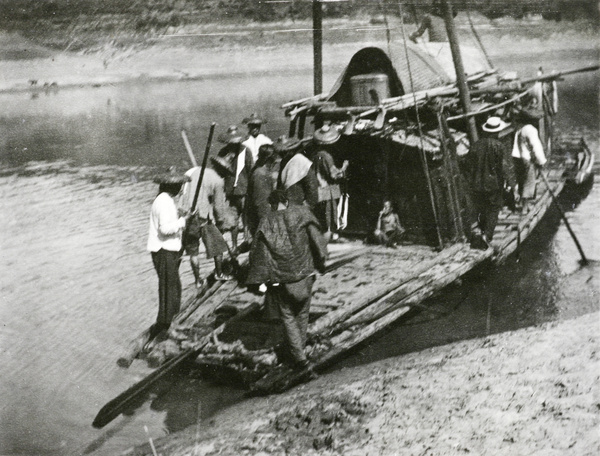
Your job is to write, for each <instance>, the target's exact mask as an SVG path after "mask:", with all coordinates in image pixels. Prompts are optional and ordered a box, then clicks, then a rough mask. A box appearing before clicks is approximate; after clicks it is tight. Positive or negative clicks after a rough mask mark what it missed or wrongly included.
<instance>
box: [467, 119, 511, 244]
mask: <svg viewBox="0 0 600 456" xmlns="http://www.w3.org/2000/svg"><path fill="white" fill-rule="evenodd" d="M507 127H508V124H506V123H505V122H504V121H503V120H502V119H500V118H499V117H490V118H489V119H488V120H487V121H486V122H485V124H484V125H483V127H482V129H483V136H482V137H481V138H480V139H479V140H478V141H477V142H475V144H473V146H472V147H471V150H470V151H469V153H468V155H467V157H466V159H467V167H468V173H469V176H468V178H469V181H470V184H471V191H472V194H471V195H472V198H473V204H474V206H475V214H476V216H477V222H478V225H479V229H480V231H481V234H480V236H476V237H475V239H474V247H477V248H483V249H485V248H489V247H490V244H489V243H490V242H491V240H492V238H493V237H494V230H495V228H496V224H497V223H498V213H499V212H500V210H501V209H502V206H503V192H504V187H505V185H506V186H507V190H508V191H513V189H514V188H515V180H514V173H513V172H512V168H511V167H510V162H509V159H508V155H509V153H508V152H509V151H507V148H506V147H505V146H504V145H503V144H502V142H500V141H499V140H498V133H500V132H501V131H503V130H504V129H506V128H507Z"/></svg>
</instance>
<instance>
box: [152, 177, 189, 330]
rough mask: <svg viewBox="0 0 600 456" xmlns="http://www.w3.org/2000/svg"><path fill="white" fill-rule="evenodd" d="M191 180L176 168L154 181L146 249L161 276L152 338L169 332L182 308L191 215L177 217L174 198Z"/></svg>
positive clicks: (159, 277) (159, 276)
mask: <svg viewBox="0 0 600 456" xmlns="http://www.w3.org/2000/svg"><path fill="white" fill-rule="evenodd" d="M189 180H190V178H189V177H188V176H186V175H183V174H179V173H177V171H176V170H175V169H174V168H172V169H171V170H170V172H169V173H167V174H163V175H160V176H157V177H156V178H155V179H154V182H155V183H157V184H158V185H159V189H158V195H157V196H156V198H155V199H154V202H153V203H152V209H151V211H150V229H149V233H148V244H147V249H148V251H149V252H150V253H151V255H152V263H153V264H154V269H155V270H156V273H157V275H158V315H157V317H156V323H155V324H154V325H153V326H152V328H151V329H150V337H151V338H154V337H156V336H157V335H158V334H159V333H161V332H163V331H166V330H168V329H169V326H170V325H171V321H172V319H173V317H174V316H175V315H176V314H177V313H178V312H179V309H180V306H181V280H180V278H179V265H180V264H181V254H182V233H183V230H184V228H185V226H186V223H187V220H188V218H189V217H190V215H186V216H185V217H180V216H179V215H178V212H177V206H176V204H175V200H174V198H175V196H177V195H178V194H179V192H180V191H181V188H182V186H183V184H184V183H185V182H188V181H189Z"/></svg>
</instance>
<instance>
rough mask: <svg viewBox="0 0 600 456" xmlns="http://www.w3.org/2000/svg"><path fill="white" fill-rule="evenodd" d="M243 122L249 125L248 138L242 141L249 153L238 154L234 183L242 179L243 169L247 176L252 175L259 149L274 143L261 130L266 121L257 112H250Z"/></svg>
mask: <svg viewBox="0 0 600 456" xmlns="http://www.w3.org/2000/svg"><path fill="white" fill-rule="evenodd" d="M242 122H243V123H244V124H246V125H247V126H248V138H247V139H246V140H245V141H244V142H243V143H242V145H243V146H244V147H245V148H246V151H247V153H245V154H239V155H238V158H237V166H236V170H235V184H234V185H237V184H238V182H239V180H240V177H239V176H240V174H241V173H242V171H244V172H245V173H246V175H247V176H249V175H250V172H251V171H252V167H253V166H254V164H255V163H256V161H257V160H258V150H259V149H260V146H263V145H265V144H273V141H271V138H269V137H268V136H265V135H263V134H262V133H261V132H260V128H261V127H262V124H263V123H264V122H265V121H264V120H263V119H261V118H260V117H258V115H257V114H256V113H252V114H250V116H248V117H246V118H245V119H244V120H243V121H242ZM248 153H249V155H248ZM246 181H247V179H246Z"/></svg>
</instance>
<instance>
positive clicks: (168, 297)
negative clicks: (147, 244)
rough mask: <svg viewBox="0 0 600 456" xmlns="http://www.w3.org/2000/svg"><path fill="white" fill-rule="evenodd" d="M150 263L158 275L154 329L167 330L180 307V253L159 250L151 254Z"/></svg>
mask: <svg viewBox="0 0 600 456" xmlns="http://www.w3.org/2000/svg"><path fill="white" fill-rule="evenodd" d="M152 262H153V263H154V269H156V273H157V274H158V315H157V317H156V325H155V328H156V329H157V330H162V329H168V328H169V326H170V325H171V320H173V317H174V316H175V315H177V313H178V312H179V308H180V307H181V280H180V279H179V265H180V264H181V252H172V251H170V250H164V249H160V250H159V251H158V252H152Z"/></svg>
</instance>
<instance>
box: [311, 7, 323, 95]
mask: <svg viewBox="0 0 600 456" xmlns="http://www.w3.org/2000/svg"><path fill="white" fill-rule="evenodd" d="M313 63H314V70H313V71H314V74H313V76H314V77H313V81H314V93H315V95H318V94H320V93H321V92H322V91H323V9H322V8H321V0H313Z"/></svg>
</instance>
